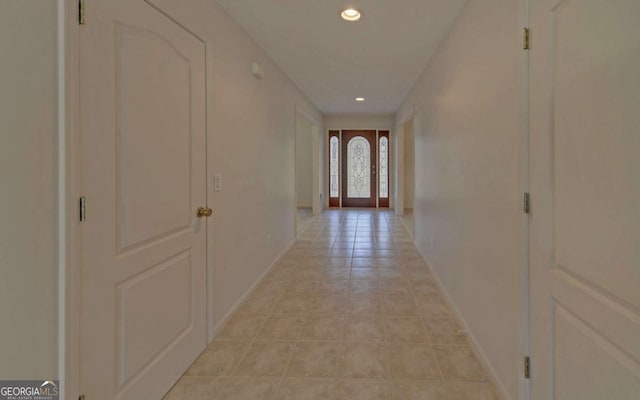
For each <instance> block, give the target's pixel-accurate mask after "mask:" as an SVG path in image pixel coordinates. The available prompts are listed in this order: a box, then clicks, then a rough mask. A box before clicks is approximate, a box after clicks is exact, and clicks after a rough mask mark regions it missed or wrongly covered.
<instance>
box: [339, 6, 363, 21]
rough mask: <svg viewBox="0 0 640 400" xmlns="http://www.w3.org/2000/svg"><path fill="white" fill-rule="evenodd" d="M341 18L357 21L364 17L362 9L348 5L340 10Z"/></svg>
mask: <svg viewBox="0 0 640 400" xmlns="http://www.w3.org/2000/svg"><path fill="white" fill-rule="evenodd" d="M339 14H340V18H342V19H343V20H345V21H348V22H356V21H359V20H360V18H362V11H360V10H358V9H357V8H353V7H348V8H345V9H344V10H342V11H340V12H339Z"/></svg>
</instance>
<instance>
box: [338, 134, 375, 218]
mask: <svg viewBox="0 0 640 400" xmlns="http://www.w3.org/2000/svg"><path fill="white" fill-rule="evenodd" d="M376 148H377V146H376V131H342V176H343V179H342V206H343V207H376V206H377V204H376V154H377V151H376Z"/></svg>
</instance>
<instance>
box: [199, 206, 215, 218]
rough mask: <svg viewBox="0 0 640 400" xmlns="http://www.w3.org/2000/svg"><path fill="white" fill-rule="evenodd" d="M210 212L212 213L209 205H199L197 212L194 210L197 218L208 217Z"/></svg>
mask: <svg viewBox="0 0 640 400" xmlns="http://www.w3.org/2000/svg"><path fill="white" fill-rule="evenodd" d="M211 214H213V210H211V209H210V208H209V207H199V208H198V212H196V215H197V216H198V218H202V217H210V216H211Z"/></svg>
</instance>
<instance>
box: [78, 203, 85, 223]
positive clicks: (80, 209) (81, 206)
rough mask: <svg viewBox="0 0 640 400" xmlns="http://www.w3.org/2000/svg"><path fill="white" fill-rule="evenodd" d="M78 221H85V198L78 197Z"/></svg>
mask: <svg viewBox="0 0 640 400" xmlns="http://www.w3.org/2000/svg"><path fill="white" fill-rule="evenodd" d="M78 220H80V222H84V221H86V220H87V198H86V197H80V201H79V202H78Z"/></svg>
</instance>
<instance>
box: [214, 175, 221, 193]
mask: <svg viewBox="0 0 640 400" xmlns="http://www.w3.org/2000/svg"><path fill="white" fill-rule="evenodd" d="M213 191H214V192H221V191H222V175H220V174H215V175H214V176H213Z"/></svg>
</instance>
